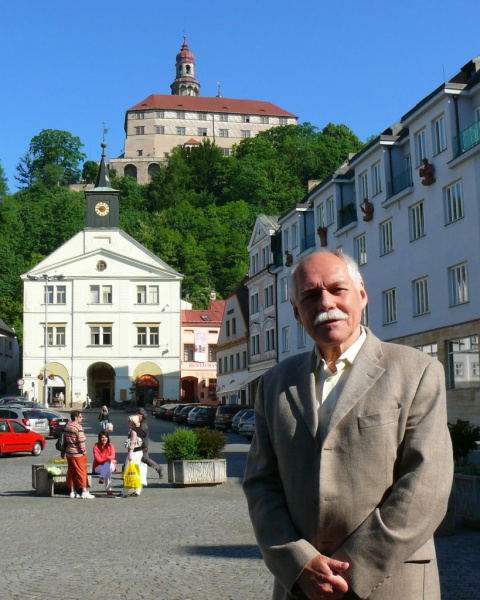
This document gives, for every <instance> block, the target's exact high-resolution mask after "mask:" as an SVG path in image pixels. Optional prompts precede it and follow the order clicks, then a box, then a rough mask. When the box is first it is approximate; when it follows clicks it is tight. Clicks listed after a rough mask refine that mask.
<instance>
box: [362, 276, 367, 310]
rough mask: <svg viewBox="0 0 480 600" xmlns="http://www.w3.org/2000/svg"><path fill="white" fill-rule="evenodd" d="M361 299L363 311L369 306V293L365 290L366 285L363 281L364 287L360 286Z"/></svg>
mask: <svg viewBox="0 0 480 600" xmlns="http://www.w3.org/2000/svg"><path fill="white" fill-rule="evenodd" d="M360 298H361V305H362V310H363V309H364V308H365V307H366V306H367V304H368V296H367V291H366V289H365V284H364V283H363V281H362V285H361V286H360Z"/></svg>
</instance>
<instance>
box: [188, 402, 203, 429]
mask: <svg viewBox="0 0 480 600" xmlns="http://www.w3.org/2000/svg"><path fill="white" fill-rule="evenodd" d="M203 407H204V405H203V404H197V406H194V408H193V410H191V411H190V412H189V413H188V417H187V425H195V417H196V415H197V413H198V411H199V410H200V409H201V408H203Z"/></svg>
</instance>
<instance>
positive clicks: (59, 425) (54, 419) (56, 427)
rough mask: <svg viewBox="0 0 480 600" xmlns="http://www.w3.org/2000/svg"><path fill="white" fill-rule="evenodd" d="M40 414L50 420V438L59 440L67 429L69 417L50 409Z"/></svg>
mask: <svg viewBox="0 0 480 600" xmlns="http://www.w3.org/2000/svg"><path fill="white" fill-rule="evenodd" d="M40 412H41V413H43V414H44V415H45V416H46V417H47V419H48V425H49V427H50V436H51V437H54V438H59V437H60V434H61V433H62V431H63V430H64V429H65V425H66V424H67V417H66V416H65V415H63V414H62V413H60V412H58V411H56V410H51V409H49V408H46V409H43V410H41V411H40Z"/></svg>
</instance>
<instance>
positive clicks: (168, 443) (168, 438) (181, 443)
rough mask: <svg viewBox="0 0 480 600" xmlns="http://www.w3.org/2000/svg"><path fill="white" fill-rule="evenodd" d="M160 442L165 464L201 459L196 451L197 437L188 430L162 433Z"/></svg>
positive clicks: (182, 429)
mask: <svg viewBox="0 0 480 600" xmlns="http://www.w3.org/2000/svg"><path fill="white" fill-rule="evenodd" d="M162 440H163V453H164V454H165V458H166V459H167V462H172V461H173V460H195V459H198V458H201V456H200V454H199V451H198V440H197V436H196V435H195V434H194V433H193V431H190V429H186V428H185V427H179V428H178V429H176V430H175V431H174V432H173V433H164V434H163V435H162Z"/></svg>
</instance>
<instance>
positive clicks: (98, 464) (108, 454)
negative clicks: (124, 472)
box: [92, 430, 117, 496]
mask: <svg viewBox="0 0 480 600" xmlns="http://www.w3.org/2000/svg"><path fill="white" fill-rule="evenodd" d="M92 468H93V472H94V473H98V475H100V478H99V480H98V483H105V489H106V491H107V496H113V492H112V473H116V471H117V461H116V460H115V446H114V445H113V444H112V442H111V441H110V436H109V435H108V432H107V431H104V430H102V431H100V432H99V434H98V442H97V443H96V444H95V445H94V446H93V467H92Z"/></svg>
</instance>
